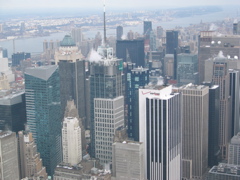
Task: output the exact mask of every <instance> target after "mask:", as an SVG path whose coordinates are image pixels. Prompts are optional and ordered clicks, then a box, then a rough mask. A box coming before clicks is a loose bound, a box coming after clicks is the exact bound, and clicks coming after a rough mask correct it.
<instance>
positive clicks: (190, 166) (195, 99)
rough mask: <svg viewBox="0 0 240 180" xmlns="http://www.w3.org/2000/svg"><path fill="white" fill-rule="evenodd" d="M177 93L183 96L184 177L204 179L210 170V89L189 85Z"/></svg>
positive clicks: (179, 89) (180, 88)
mask: <svg viewBox="0 0 240 180" xmlns="http://www.w3.org/2000/svg"><path fill="white" fill-rule="evenodd" d="M176 91H178V92H181V93H182V96H183V104H182V107H183V121H182V165H183V167H182V173H183V174H182V175H183V176H182V177H183V179H203V178H204V175H205V173H206V172H207V170H208V103H209V88H208V87H207V86H203V85H200V86H197V85H192V84H188V85H186V86H182V87H179V88H178V89H176Z"/></svg>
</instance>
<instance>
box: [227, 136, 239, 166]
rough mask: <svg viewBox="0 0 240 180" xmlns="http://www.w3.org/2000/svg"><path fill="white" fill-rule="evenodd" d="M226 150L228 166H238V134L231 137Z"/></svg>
mask: <svg viewBox="0 0 240 180" xmlns="http://www.w3.org/2000/svg"><path fill="white" fill-rule="evenodd" d="M228 148H229V152H228V164H233V165H238V166H240V133H238V134H237V135H235V136H233V137H232V139H231V141H230V143H229V147H228Z"/></svg>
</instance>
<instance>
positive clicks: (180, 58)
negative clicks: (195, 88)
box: [177, 54, 198, 85]
mask: <svg viewBox="0 0 240 180" xmlns="http://www.w3.org/2000/svg"><path fill="white" fill-rule="evenodd" d="M177 81H178V84H179V85H186V84H188V83H193V84H198V58H197V55H196V54H178V55H177Z"/></svg>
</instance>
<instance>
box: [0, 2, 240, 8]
mask: <svg viewBox="0 0 240 180" xmlns="http://www.w3.org/2000/svg"><path fill="white" fill-rule="evenodd" d="M102 3H103V0H0V7H1V8H14V9H15V8H16V9H22V8H24V9H25V8H46V7H49V8H52V7H57V8H59V7H75V8H78V7H79V8H81V7H82V8H91V7H92V8H101V7H102ZM106 5H107V8H110V9H111V8H118V7H119V8H121V9H122V8H124V7H125V8H128V9H129V8H131V7H134V6H135V7H139V8H142V7H156V8H157V7H159V8H161V7H186V6H199V5H201V6H204V5H239V6H240V0H106Z"/></svg>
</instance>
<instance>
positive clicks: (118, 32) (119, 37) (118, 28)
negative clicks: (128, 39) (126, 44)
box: [116, 26, 123, 40]
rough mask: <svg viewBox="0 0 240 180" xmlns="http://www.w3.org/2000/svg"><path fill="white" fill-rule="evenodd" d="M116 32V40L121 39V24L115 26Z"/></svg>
mask: <svg viewBox="0 0 240 180" xmlns="http://www.w3.org/2000/svg"><path fill="white" fill-rule="evenodd" d="M116 34H117V40H121V39H122V35H123V27H122V26H117V29H116Z"/></svg>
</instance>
